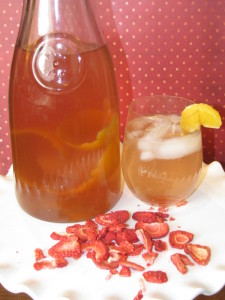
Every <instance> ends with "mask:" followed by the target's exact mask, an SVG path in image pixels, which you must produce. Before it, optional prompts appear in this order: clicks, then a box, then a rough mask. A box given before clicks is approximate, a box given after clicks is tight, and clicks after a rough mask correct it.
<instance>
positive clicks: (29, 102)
mask: <svg viewBox="0 0 225 300" xmlns="http://www.w3.org/2000/svg"><path fill="white" fill-rule="evenodd" d="M89 5H90V3H89V0H87V1H74V0H67V1H66V3H65V1H64V0H58V1H47V2H46V1H43V0H36V1H33V0H31V1H26V0H24V10H23V16H22V22H21V28H20V31H19V37H18V39H17V44H16V47H15V52H14V57H13V62H12V68H11V76H10V87H9V113H10V133H11V144H12V159H13V169H14V175H15V190H16V197H17V199H18V202H19V204H20V205H21V207H22V208H23V209H24V210H25V211H26V212H28V213H29V214H30V215H32V216H34V217H36V218H39V219H42V220H46V221H52V222H75V221H81V220H85V219H90V218H93V217H95V216H96V215H98V214H101V213H104V212H106V211H108V210H110V209H111V208H112V207H113V206H114V205H115V204H116V203H117V202H118V201H119V199H120V196H121V169H120V141H119V112H118V98H117V88H116V82H115V76H114V70H113V65H112V61H111V57H110V53H109V50H108V48H107V46H106V45H105V43H104V41H103V40H102V39H101V34H100V32H99V31H98V28H97V25H96V23H95V21H94V12H93V11H92V9H91V5H90V6H89ZM43 25H44V26H43Z"/></svg>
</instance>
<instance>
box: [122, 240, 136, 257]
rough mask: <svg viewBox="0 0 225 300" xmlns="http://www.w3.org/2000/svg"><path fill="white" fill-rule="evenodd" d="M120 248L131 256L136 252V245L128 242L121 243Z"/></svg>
mask: <svg viewBox="0 0 225 300" xmlns="http://www.w3.org/2000/svg"><path fill="white" fill-rule="evenodd" d="M119 248H120V249H122V251H123V252H125V253H126V254H130V253H132V252H133V251H134V245H133V244H132V243H130V242H128V241H123V242H121V243H120V245H119Z"/></svg>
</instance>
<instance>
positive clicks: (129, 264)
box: [119, 260, 145, 271]
mask: <svg viewBox="0 0 225 300" xmlns="http://www.w3.org/2000/svg"><path fill="white" fill-rule="evenodd" d="M119 264H120V265H121V266H123V267H128V268H131V269H133V270H136V271H144V269H145V268H144V267H142V266H141V265H139V264H136V263H134V262H132V261H128V260H121V261H120V262H119Z"/></svg>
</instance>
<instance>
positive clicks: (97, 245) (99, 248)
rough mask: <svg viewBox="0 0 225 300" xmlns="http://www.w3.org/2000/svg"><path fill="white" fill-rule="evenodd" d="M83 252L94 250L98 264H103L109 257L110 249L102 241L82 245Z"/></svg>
mask: <svg viewBox="0 0 225 300" xmlns="http://www.w3.org/2000/svg"><path fill="white" fill-rule="evenodd" d="M81 249H82V250H83V251H87V250H92V251H94V253H95V260H96V262H102V261H104V260H106V259H108V257H109V249H108V247H107V245H106V244H104V243H103V242H102V241H100V240H96V241H92V242H86V243H83V244H82V245H81Z"/></svg>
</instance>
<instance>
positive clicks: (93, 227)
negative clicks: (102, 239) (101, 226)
mask: <svg viewBox="0 0 225 300" xmlns="http://www.w3.org/2000/svg"><path fill="white" fill-rule="evenodd" d="M66 232H67V233H73V234H74V235H75V236H77V237H78V238H79V239H80V240H82V241H94V240H96V238H97V235H98V225H97V224H96V223H95V222H94V221H92V220H87V221H86V222H85V224H84V225H81V224H75V225H72V226H68V227H66Z"/></svg>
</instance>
